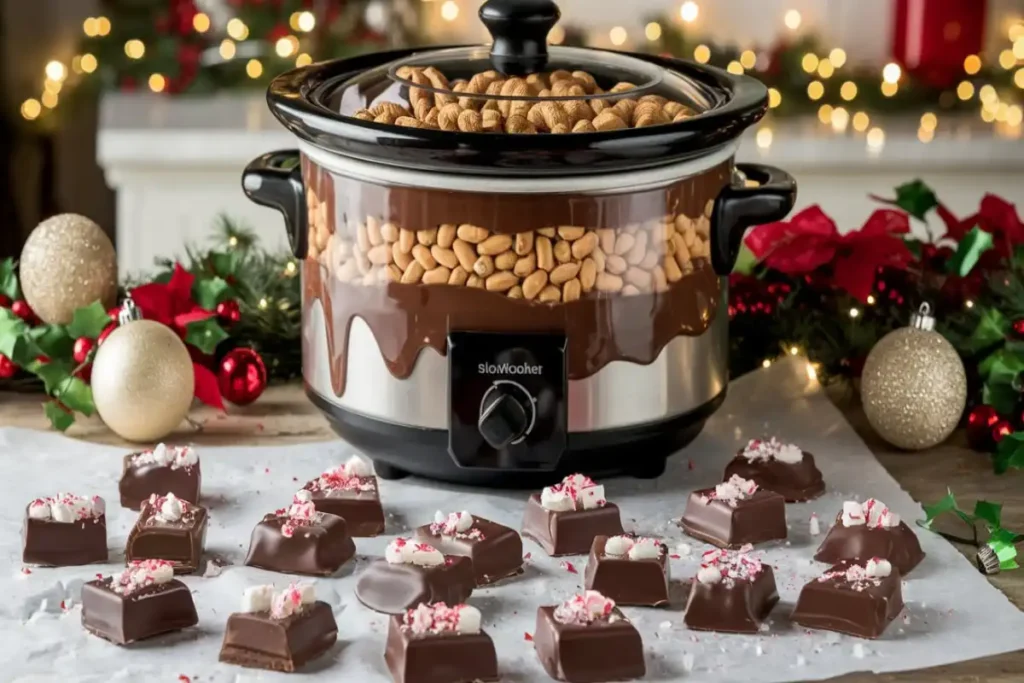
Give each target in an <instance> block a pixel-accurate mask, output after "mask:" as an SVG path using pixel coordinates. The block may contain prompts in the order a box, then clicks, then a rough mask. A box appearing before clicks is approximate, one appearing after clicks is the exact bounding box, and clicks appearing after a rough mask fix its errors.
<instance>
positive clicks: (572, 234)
mask: <svg viewBox="0 0 1024 683" xmlns="http://www.w3.org/2000/svg"><path fill="white" fill-rule="evenodd" d="M585 234H587V229H586V228H578V227H575V226H571V225H563V226H562V227H560V228H558V236H559V237H561V238H562V239H563V240H565V241H566V242H575V241H576V240H578V239H579V238H581V237H583V236H584V235H585Z"/></svg>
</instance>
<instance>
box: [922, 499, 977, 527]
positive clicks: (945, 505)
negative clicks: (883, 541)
mask: <svg viewBox="0 0 1024 683" xmlns="http://www.w3.org/2000/svg"><path fill="white" fill-rule="evenodd" d="M923 508H924V519H922V520H918V522H917V523H918V525H919V526H921V527H923V528H925V529H931V528H932V522H934V521H935V519H936V518H937V517H940V516H941V515H944V514H946V513H949V512H952V513H953V514H955V515H956V516H957V517H959V518H960V519H961V520H963V521H964V522H965V523H966V524H969V525H971V526H974V522H975V519H974V517H972V516H971V515H969V514H967V513H966V512H964V511H963V510H961V509H960V508H959V507H958V506H957V504H956V497H955V496H954V495H953V491H952V490H951V489H946V495H945V496H944V497H943V498H942V499H941V500H939V501H938V502H937V503H934V504H932V505H924V506H923Z"/></svg>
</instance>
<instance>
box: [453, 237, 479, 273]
mask: <svg viewBox="0 0 1024 683" xmlns="http://www.w3.org/2000/svg"><path fill="white" fill-rule="evenodd" d="M452 251H454V252H455V256H456V257H457V258H458V259H459V265H460V266H462V267H463V268H465V269H466V270H467V271H471V270H473V264H474V263H476V259H477V255H476V249H474V248H473V246H472V245H471V244H470V243H469V242H464V241H462V240H460V239H457V240H455V242H454V243H453V244H452Z"/></svg>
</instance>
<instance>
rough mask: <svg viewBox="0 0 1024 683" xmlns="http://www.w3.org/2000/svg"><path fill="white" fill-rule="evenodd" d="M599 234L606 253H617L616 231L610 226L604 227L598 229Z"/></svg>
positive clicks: (602, 247)
mask: <svg viewBox="0 0 1024 683" xmlns="http://www.w3.org/2000/svg"><path fill="white" fill-rule="evenodd" d="M597 236H598V237H599V238H600V239H601V249H603V250H604V252H605V253H606V254H614V253H615V231H614V230H611V229H610V228H603V229H601V230H598V231H597Z"/></svg>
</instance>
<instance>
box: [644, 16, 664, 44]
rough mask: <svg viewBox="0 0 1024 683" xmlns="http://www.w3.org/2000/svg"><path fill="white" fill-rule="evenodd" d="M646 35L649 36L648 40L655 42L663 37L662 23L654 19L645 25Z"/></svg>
mask: <svg viewBox="0 0 1024 683" xmlns="http://www.w3.org/2000/svg"><path fill="white" fill-rule="evenodd" d="M644 35H645V36H647V40H650V41H651V42H654V41H655V40H657V39H658V38H661V24H659V23H658V22H656V21H652V22H651V23H649V24H647V26H645V27H644Z"/></svg>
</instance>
